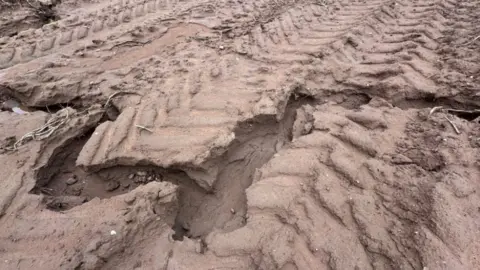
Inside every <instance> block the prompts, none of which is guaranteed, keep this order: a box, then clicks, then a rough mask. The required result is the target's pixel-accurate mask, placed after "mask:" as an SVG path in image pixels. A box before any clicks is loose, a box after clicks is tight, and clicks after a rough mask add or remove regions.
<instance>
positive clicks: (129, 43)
mask: <svg viewBox="0 0 480 270" xmlns="http://www.w3.org/2000/svg"><path fill="white" fill-rule="evenodd" d="M150 42H152V41H151V40H148V41H145V42H141V41H136V40H127V41H124V42H121V43H118V44H115V45H113V46H112V47H111V48H110V49H109V50H112V49H114V48H117V47H120V46H128V47H134V46H144V45H147V44H148V43H150Z"/></svg>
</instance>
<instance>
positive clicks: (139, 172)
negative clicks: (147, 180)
mask: <svg viewBox="0 0 480 270" xmlns="http://www.w3.org/2000/svg"><path fill="white" fill-rule="evenodd" d="M137 175H138V176H146V175H147V172H144V171H138V172H137Z"/></svg>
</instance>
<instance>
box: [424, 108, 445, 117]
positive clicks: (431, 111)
mask: <svg viewBox="0 0 480 270" xmlns="http://www.w3.org/2000/svg"><path fill="white" fill-rule="evenodd" d="M442 108H443V107H442V106H438V107H433V108H432V109H431V110H430V113H429V114H428V116H430V115H432V114H433V113H435V112H436V111H438V110H441V109H442Z"/></svg>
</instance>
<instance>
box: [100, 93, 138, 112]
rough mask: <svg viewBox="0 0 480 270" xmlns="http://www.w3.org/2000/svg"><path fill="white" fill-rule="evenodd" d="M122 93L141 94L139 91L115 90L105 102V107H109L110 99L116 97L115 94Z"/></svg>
mask: <svg viewBox="0 0 480 270" xmlns="http://www.w3.org/2000/svg"><path fill="white" fill-rule="evenodd" d="M120 94H131V95H140V94H139V93H137V92H131V91H118V92H115V93H113V94H111V95H110V96H109V97H108V99H107V102H105V105H103V108H107V107H108V105H109V104H110V100H112V98H114V97H115V96H118V95H120Z"/></svg>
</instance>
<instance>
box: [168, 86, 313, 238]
mask: <svg viewBox="0 0 480 270" xmlns="http://www.w3.org/2000/svg"><path fill="white" fill-rule="evenodd" d="M315 103H316V101H315V100H314V99H312V98H311V97H308V96H303V95H296V98H293V97H292V98H290V100H289V102H288V104H287V105H286V109H285V114H284V117H283V119H282V120H280V121H277V119H276V117H275V116H274V115H260V116H257V117H255V118H253V119H249V120H247V121H244V122H240V123H239V124H238V125H237V127H236V129H235V130H234V132H235V140H234V141H233V142H232V144H231V145H230V146H229V147H228V150H227V152H226V153H224V154H223V155H222V156H221V157H219V158H217V159H216V160H213V161H212V163H214V164H215V165H216V166H217V168H218V174H217V177H216V182H215V184H214V187H213V193H211V194H208V193H205V192H199V191H198V190H192V189H190V188H188V187H185V186H181V187H180V189H179V203H180V209H179V212H178V215H177V217H176V220H175V225H174V227H173V229H174V230H175V235H174V237H173V238H174V239H175V240H179V241H182V240H183V237H189V238H199V237H200V238H201V237H203V236H205V235H207V234H208V233H209V232H211V231H212V230H213V229H215V228H216V229H222V230H225V231H232V230H235V229H237V228H239V227H242V226H243V225H244V224H245V223H246V219H247V217H246V214H247V198H246V193H245V190H246V189H247V188H248V187H249V186H250V185H251V184H252V181H253V178H254V175H255V172H256V170H257V169H259V168H261V167H262V166H263V165H264V164H266V163H267V162H268V161H269V160H270V159H271V158H272V157H273V155H274V154H275V153H276V152H278V151H279V150H280V149H281V148H282V147H283V146H284V145H285V144H288V143H289V142H290V141H291V140H292V128H293V124H294V121H295V118H296V110H297V109H298V108H300V107H301V106H302V105H306V104H310V105H314V104H315Z"/></svg>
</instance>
